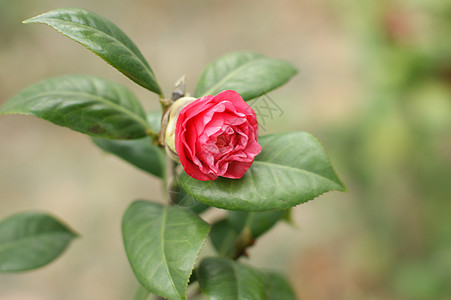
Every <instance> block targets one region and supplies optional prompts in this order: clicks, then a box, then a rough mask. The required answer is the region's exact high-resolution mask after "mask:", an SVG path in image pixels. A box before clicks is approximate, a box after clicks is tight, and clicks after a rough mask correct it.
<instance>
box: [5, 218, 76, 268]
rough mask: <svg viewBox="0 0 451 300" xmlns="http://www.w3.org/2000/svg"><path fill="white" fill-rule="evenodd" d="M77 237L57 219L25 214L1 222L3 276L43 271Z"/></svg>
mask: <svg viewBox="0 0 451 300" xmlns="http://www.w3.org/2000/svg"><path fill="white" fill-rule="evenodd" d="M76 236H77V235H76V234H75V233H74V232H73V231H72V230H70V229H69V228H68V227H67V226H66V225H64V224H62V223H60V222H59V221H58V220H56V219H55V218H53V217H51V216H49V215H47V214H44V213H40V212H25V213H20V214H16V215H13V216H10V217H8V218H6V219H4V220H3V221H1V222H0V272H18V271H26V270H32V269H36V268H39V267H42V266H44V265H46V264H48V263H50V262H52V261H53V260H55V259H56V258H57V257H58V256H60V255H61V253H63V251H64V250H65V249H66V247H67V246H68V245H69V243H70V242H71V241H72V239H73V238H74V237H76Z"/></svg>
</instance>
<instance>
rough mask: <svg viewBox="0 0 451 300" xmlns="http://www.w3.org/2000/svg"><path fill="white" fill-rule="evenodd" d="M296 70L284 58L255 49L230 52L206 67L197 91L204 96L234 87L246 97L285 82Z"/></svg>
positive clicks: (198, 95) (263, 92)
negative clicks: (280, 58)
mask: <svg viewBox="0 0 451 300" xmlns="http://www.w3.org/2000/svg"><path fill="white" fill-rule="evenodd" d="M296 73H297V71H296V69H295V68H294V67H293V66H292V65H291V64H290V63H288V62H286V61H283V60H279V59H273V58H268V57H265V56H263V55H260V54H257V53H253V52H233V53H228V54H226V55H223V56H221V57H219V58H218V59H216V60H214V61H213V62H211V63H210V64H209V65H208V66H207V67H206V68H205V70H204V71H203V73H202V75H201V77H200V79H199V82H198V83H197V87H196V92H195V93H194V95H195V96H196V97H202V96H205V95H216V94H217V93H219V92H221V91H223V90H234V91H236V92H238V93H239V94H240V95H241V97H243V99H244V100H246V101H247V100H251V99H254V98H257V97H259V96H261V95H263V94H265V93H267V92H269V91H272V90H273V89H275V88H277V87H279V86H281V85H283V84H285V83H286V82H287V81H288V80H289V79H290V78H291V77H293V76H294V75H295V74H296Z"/></svg>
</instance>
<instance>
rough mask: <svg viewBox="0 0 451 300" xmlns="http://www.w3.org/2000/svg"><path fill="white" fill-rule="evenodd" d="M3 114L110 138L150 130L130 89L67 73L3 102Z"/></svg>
mask: <svg viewBox="0 0 451 300" xmlns="http://www.w3.org/2000/svg"><path fill="white" fill-rule="evenodd" d="M2 114H24V115H33V116H36V117H39V118H42V119H44V120H47V121H50V122H52V123H55V124H57V125H61V126H65V127H69V128H70V129H72V130H76V131H80V132H82V133H86V134H88V135H91V136H97V137H105V138H111V139H135V138H140V137H144V136H146V132H147V131H151V129H150V127H149V124H148V123H147V121H146V116H145V114H144V111H143V109H142V107H141V104H140V103H139V101H138V99H136V97H135V95H134V94H133V93H132V92H130V91H129V90H128V89H127V88H125V87H123V86H122V85H119V84H117V83H114V82H111V81H109V80H106V79H102V78H98V77H93V76H82V75H68V76H62V77H56V78H52V79H48V80H44V81H41V82H39V83H36V84H34V85H32V86H30V87H29V88H27V89H25V90H24V91H22V92H20V93H19V94H17V95H16V96H14V97H13V98H12V99H10V100H9V101H8V102H6V103H5V104H4V105H3V106H2V107H1V108H0V115H2Z"/></svg>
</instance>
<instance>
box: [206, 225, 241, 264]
mask: <svg viewBox="0 0 451 300" xmlns="http://www.w3.org/2000/svg"><path fill="white" fill-rule="evenodd" d="M239 233H240V231H238V232H237V231H236V230H235V229H234V228H233V226H232V224H230V222H229V220H228V219H222V220H219V221H217V222H216V223H214V224H213V226H212V227H211V232H210V239H211V242H212V244H213V246H214V247H215V249H216V251H218V253H219V254H221V255H222V256H229V255H231V254H232V252H233V251H234V250H235V249H234V246H235V241H236V240H237V239H238V236H239Z"/></svg>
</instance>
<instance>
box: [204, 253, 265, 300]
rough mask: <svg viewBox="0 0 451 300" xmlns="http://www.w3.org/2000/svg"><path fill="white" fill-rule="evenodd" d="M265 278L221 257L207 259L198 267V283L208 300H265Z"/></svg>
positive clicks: (254, 270)
mask: <svg viewBox="0 0 451 300" xmlns="http://www.w3.org/2000/svg"><path fill="white" fill-rule="evenodd" d="M266 280H267V279H266V276H265V275H264V274H262V273H261V272H260V271H258V270H256V269H254V268H252V267H249V266H246V265H244V264H241V263H238V262H236V261H233V260H230V259H228V258H221V257H209V258H206V259H204V260H202V262H201V264H200V266H199V283H200V287H201V289H202V291H203V292H204V293H205V294H207V295H208V298H209V299H210V300H252V299H255V300H265V299H268V296H267V291H266V285H267V281H266Z"/></svg>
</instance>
